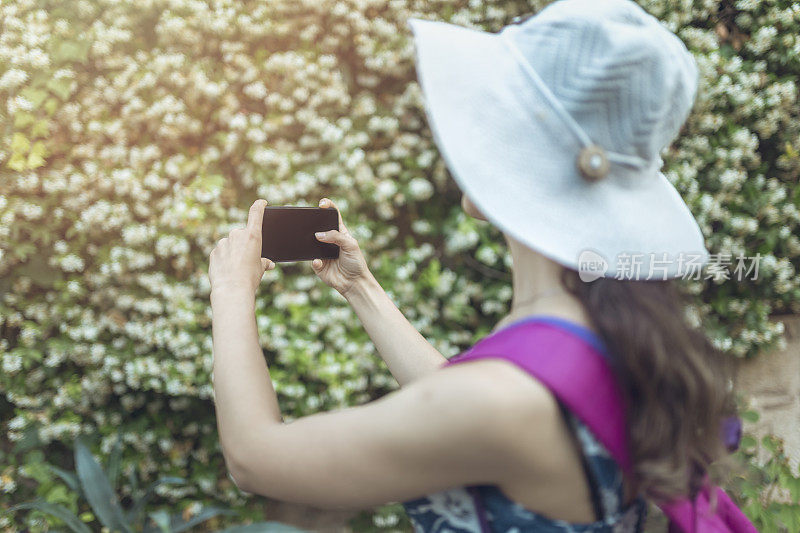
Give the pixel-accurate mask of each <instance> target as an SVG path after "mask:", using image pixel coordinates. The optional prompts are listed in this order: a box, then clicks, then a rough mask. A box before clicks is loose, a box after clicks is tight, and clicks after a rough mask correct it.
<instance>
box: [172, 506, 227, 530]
mask: <svg viewBox="0 0 800 533" xmlns="http://www.w3.org/2000/svg"><path fill="white" fill-rule="evenodd" d="M221 514H227V515H235V514H236V512H235V511H232V510H230V509H223V508H221V507H206V508H204V509H203V510H202V511H200V512H199V513H197V514H196V515H195V516H193V517H192V518H190V519H189V520H187V521H186V522H184V521H183V516H182V515H181V514H180V513H178V514H175V515H173V516H172V522H171V523H170V529H171V531H172V533H181V532H182V531H186V530H188V529H190V528H193V527H194V526H196V525H198V524H202V523H203V522H205V521H206V520H209V519H211V518H213V517H215V516H218V515H221Z"/></svg>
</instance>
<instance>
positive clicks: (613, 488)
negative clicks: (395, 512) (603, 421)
mask: <svg viewBox="0 0 800 533" xmlns="http://www.w3.org/2000/svg"><path fill="white" fill-rule="evenodd" d="M538 320H541V319H538ZM547 321H550V322H553V323H557V324H558V325H560V326H563V327H565V328H566V329H569V330H571V331H573V332H575V333H576V334H579V335H580V336H582V337H584V338H587V336H592V337H593V338H592V342H593V344H597V343H600V340H599V338H598V337H596V336H595V335H594V333H593V332H591V330H589V329H586V328H582V326H579V325H577V324H574V323H571V322H566V321H564V320H561V319H556V318H552V319H551V318H548V319H547ZM559 407H560V408H561V414H562V415H563V416H564V419H565V420H566V422H567V424H568V427H569V428H570V429H571V430H572V433H573V435H574V436H575V438H576V439H577V441H578V443H579V445H580V449H581V451H582V459H583V467H584V470H585V472H586V476H587V479H588V481H589V486H590V487H591V494H592V502H593V504H594V509H595V515H596V516H597V517H598V520H596V521H594V522H590V523H581V524H577V523H570V522H567V521H564V520H559V519H555V518H549V517H547V516H545V515H544V514H541V513H537V512H534V511H531V510H529V509H526V508H525V507H523V506H522V505H520V504H519V503H517V502H515V501H513V500H511V499H510V498H508V497H507V496H506V495H505V494H504V493H503V492H502V491H501V490H500V489H499V487H497V486H496V485H473V486H468V487H459V488H455V489H451V490H446V491H442V492H438V493H435V494H429V495H427V496H423V497H421V498H417V499H414V500H409V501H405V502H403V507H404V508H405V510H406V512H407V514H408V517H409V518H410V519H411V522H412V523H413V524H414V530H415V531H417V532H425V533H436V532H441V533H480V532H492V533H523V532H536V533H540V532H541V533H545V532H546V533H551V532H552V533H581V532H592V533H639V532H641V531H643V528H644V522H645V519H646V515H647V505H646V502H645V500H644V499H643V498H642V497H641V496H638V497H636V498H635V499H634V500H633V501H632V502H630V503H629V504H628V505H627V506H624V505H623V502H624V493H623V486H622V470H621V468H620V467H619V465H618V464H617V462H616V461H615V460H614V459H613V458H612V457H611V454H610V453H609V452H608V450H607V449H606V448H605V446H603V444H602V443H601V442H600V441H599V440H598V439H597V438H596V437H595V436H594V435H593V434H592V432H591V431H590V430H589V428H588V427H587V426H586V425H585V424H584V423H583V422H582V421H581V420H580V419H579V418H578V417H576V416H574V415H573V414H572V413H571V412H570V411H569V410H568V409H567V408H566V407H565V406H564V405H562V404H561V402H559Z"/></svg>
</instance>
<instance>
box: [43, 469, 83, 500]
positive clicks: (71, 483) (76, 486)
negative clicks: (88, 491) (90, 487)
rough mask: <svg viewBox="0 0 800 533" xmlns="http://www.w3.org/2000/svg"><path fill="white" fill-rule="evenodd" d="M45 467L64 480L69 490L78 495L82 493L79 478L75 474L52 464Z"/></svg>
mask: <svg viewBox="0 0 800 533" xmlns="http://www.w3.org/2000/svg"><path fill="white" fill-rule="evenodd" d="M45 466H46V467H47V468H49V469H50V470H51V471H52V472H53V473H54V474H56V475H57V476H58V477H60V478H61V479H63V480H64V483H66V484H67V486H68V487H69V488H71V489H72V490H74V491H75V492H78V493H81V492H82V491H81V485H80V481H78V476H76V475H75V474H74V473H72V472H67V471H66V470H64V469H62V468H59V467H57V466H55V465H51V464H50V463H45Z"/></svg>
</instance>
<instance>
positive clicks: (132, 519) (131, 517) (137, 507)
mask: <svg viewBox="0 0 800 533" xmlns="http://www.w3.org/2000/svg"><path fill="white" fill-rule="evenodd" d="M165 483H186V480H185V479H183V478H179V477H162V478H159V479H157V480H155V481H153V482H152V483H150V485H148V487H147V489H145V491H144V494H143V495H142V496H141V497H139V498H136V499H135V501H134V504H133V507H131V509H130V511H128V513H127V514H126V518H127V519H128V522H129V523H131V524H135V523H137V522H138V521H139V520H140V519H141V518H142V514H143V513H144V508H145V506H146V505H147V503H148V502H149V501H150V500H151V499H152V498H153V496H154V495H155V493H156V487H158V486H159V485H163V484H165Z"/></svg>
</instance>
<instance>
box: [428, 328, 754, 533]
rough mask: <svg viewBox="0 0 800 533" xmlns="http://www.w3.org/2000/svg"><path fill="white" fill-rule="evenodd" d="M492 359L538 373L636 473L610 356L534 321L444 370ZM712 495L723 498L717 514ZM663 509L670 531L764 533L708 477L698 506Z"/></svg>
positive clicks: (685, 502)
mask: <svg viewBox="0 0 800 533" xmlns="http://www.w3.org/2000/svg"><path fill="white" fill-rule="evenodd" d="M568 324H569V323H568ZM575 326H577V325H575ZM487 358H498V359H505V360H507V361H510V362H512V363H514V364H515V365H517V366H519V367H521V368H522V369H524V370H525V371H527V372H528V373H529V374H531V375H533V376H534V377H535V378H536V379H537V380H538V381H540V382H541V383H542V384H543V385H545V386H546V387H547V388H548V389H549V390H550V391H551V392H552V393H553V394H554V395H555V396H556V397H557V398H558V399H559V401H561V402H562V403H563V404H564V405H565V406H566V407H567V408H568V409H569V410H570V411H571V412H572V413H573V414H575V415H576V416H577V417H578V418H580V419H581V421H583V423H584V424H586V426H587V427H588V428H589V430H590V431H591V432H592V433H593V434H594V435H595V436H596V437H597V438H598V440H599V441H600V442H602V444H603V445H604V446H605V447H606V449H607V450H608V451H609V453H610V454H611V456H612V457H613V458H614V460H615V461H616V462H617V463H618V464H619V465H620V468H622V469H623V470H624V471H625V472H626V474H628V475H630V474H631V471H632V464H631V458H630V455H629V451H628V450H629V446H628V441H627V431H626V425H625V413H626V411H627V409H626V405H625V401H624V396H623V395H622V391H621V390H620V388H619V383H618V381H617V379H616V375H615V373H614V369H613V360H612V359H611V358H610V357H609V356H608V354H607V353H605V352H601V351H600V350H599V349H598V348H597V347H596V346H593V345H592V343H591V342H589V341H588V340H587V339H586V338H583V337H582V336H580V335H577V334H576V333H575V331H574V330H573V329H572V328H569V327H565V325H562V324H559V323H558V319H556V320H550V319H547V318H543V319H537V318H529V319H526V320H521V321H517V322H514V323H512V324H511V325H509V326H506V327H504V328H502V329H500V330H498V331H495V332H493V333H491V334H489V335H488V336H486V337H484V338H483V339H481V340H480V341H478V342H477V343H476V344H475V345H474V346H472V347H471V348H470V349H468V350H467V351H465V352H462V353H461V354H459V355H457V356H455V357H453V358H451V359H450V360H449V361H447V362H446V363H445V364H444V365H443V366H448V365H451V364H456V363H462V362H468V361H474V360H479V359H487ZM712 494H716V497H717V507H716V509H715V510H714V512H713V513H711V512H710V508H711V507H710V505H711V504H710V499H711V496H712ZM658 505H659V507H660V508H661V510H662V511H663V512H664V514H665V515H666V516H667V518H668V519H669V521H670V524H669V532H670V533H678V532H685V533H758V531H757V530H756V528H755V526H753V524H752V523H751V522H750V521H749V519H748V518H747V517H746V516H745V515H744V513H743V512H742V511H741V510H740V509H739V508H738V507H737V506H736V504H734V503H733V501H732V500H731V499H730V497H729V496H728V494H727V493H726V492H725V491H724V490H722V489H721V488H719V487H716V486H711V485H710V483H708V477H707V476H706V485H705V486H704V488H703V490H702V491H701V492H700V494H699V495H698V496H697V498H696V499H695V500H694V502H692V501H691V500H689V499H688V498H683V499H680V500H675V501H672V502H668V503H666V502H664V503H658Z"/></svg>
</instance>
